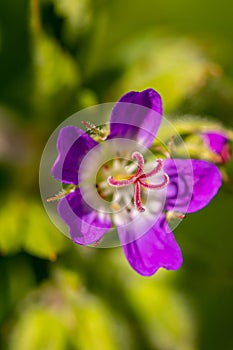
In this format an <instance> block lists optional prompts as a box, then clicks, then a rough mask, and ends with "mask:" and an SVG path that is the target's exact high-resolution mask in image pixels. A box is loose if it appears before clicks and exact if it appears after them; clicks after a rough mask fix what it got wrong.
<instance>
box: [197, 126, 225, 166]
mask: <svg viewBox="0 0 233 350" xmlns="http://www.w3.org/2000/svg"><path fill="white" fill-rule="evenodd" d="M201 136H202V138H203V140H204V142H205V143H206V145H207V147H209V149H210V150H211V151H212V152H214V153H216V154H218V155H219V156H220V157H221V158H220V161H221V162H222V163H226V162H229V160H230V157H231V155H230V147H229V145H228V138H227V137H226V135H225V134H224V133H222V132H203V133H202V134H201Z"/></svg>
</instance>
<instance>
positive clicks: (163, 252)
mask: <svg viewBox="0 0 233 350" xmlns="http://www.w3.org/2000/svg"><path fill="white" fill-rule="evenodd" d="M118 233H119V237H120V239H121V237H122V235H125V234H130V232H125V230H124V228H123V227H119V228H118ZM123 241H124V239H123ZM123 251H124V254H125V256H126V258H127V260H128V262H129V264H130V265H131V267H132V268H133V269H134V270H135V271H136V272H138V273H139V274H140V275H142V276H151V275H153V274H154V273H155V272H156V271H157V270H158V269H159V268H165V269H167V270H177V269H178V268H179V267H180V266H181V265H182V253H181V250H180V247H179V246H178V244H177V242H176V240H175V238H174V235H173V233H172V232H171V230H170V229H169V227H168V224H167V222H166V219H165V216H164V214H161V216H160V218H159V220H158V221H157V222H156V224H155V225H154V226H153V227H152V228H151V229H149V230H148V231H147V232H146V233H145V234H144V235H143V236H142V237H140V238H138V239H136V240H135V241H133V242H130V243H128V244H126V245H123Z"/></svg>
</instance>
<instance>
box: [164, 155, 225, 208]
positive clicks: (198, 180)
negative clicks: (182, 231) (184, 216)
mask: <svg viewBox="0 0 233 350" xmlns="http://www.w3.org/2000/svg"><path fill="white" fill-rule="evenodd" d="M190 162H191V163H190ZM190 164H191V167H190ZM164 171H165V172H166V173H167V174H168V176H169V178H170V182H169V185H168V186H167V200H166V206H165V209H166V210H174V211H179V212H183V213H186V212H187V213H193V212H196V211H198V210H200V209H202V208H204V207H205V206H207V205H208V204H209V202H210V201H211V200H212V199H213V197H214V196H215V195H216V194H217V192H218V190H219V188H220V187H221V184H222V178H221V173H220V171H219V169H218V167H217V166H216V165H214V164H212V163H209V162H207V161H204V160H196V159H193V160H186V159H166V160H165V162H164Z"/></svg>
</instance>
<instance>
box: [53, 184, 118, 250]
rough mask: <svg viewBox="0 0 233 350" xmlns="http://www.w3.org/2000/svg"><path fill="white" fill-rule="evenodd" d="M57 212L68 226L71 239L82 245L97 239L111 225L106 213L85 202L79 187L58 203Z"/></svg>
mask: <svg viewBox="0 0 233 350" xmlns="http://www.w3.org/2000/svg"><path fill="white" fill-rule="evenodd" d="M58 213H59V215H60V217H61V218H62V220H63V221H64V222H65V223H66V224H67V225H68V226H69V232H70V237H71V239H72V240H73V241H74V242H75V243H78V244H82V245H87V244H92V243H94V242H96V241H98V240H99V239H100V238H101V237H102V236H103V235H104V234H105V233H106V232H107V231H108V230H109V229H110V228H111V226H112V223H111V220H110V218H109V216H108V215H106V214H104V213H101V212H97V211H95V210H93V209H92V208H90V207H89V206H88V205H87V204H86V202H85V201H84V200H83V198H82V195H81V193H80V190H79V189H76V190H75V191H74V192H72V193H70V194H68V195H67V196H66V197H65V198H63V199H62V200H61V201H60V202H59V203H58Z"/></svg>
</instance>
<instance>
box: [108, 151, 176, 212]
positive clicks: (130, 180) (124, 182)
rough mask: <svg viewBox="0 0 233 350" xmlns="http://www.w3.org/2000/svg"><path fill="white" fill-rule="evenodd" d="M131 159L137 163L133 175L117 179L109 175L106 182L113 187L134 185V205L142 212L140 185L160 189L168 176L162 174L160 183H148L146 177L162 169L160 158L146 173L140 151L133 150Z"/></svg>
mask: <svg viewBox="0 0 233 350" xmlns="http://www.w3.org/2000/svg"><path fill="white" fill-rule="evenodd" d="M132 159H133V160H136V161H137V163H138V167H137V171H136V173H135V174H134V175H131V176H127V177H125V178H124V179H121V177H120V179H119V177H117V178H116V177H115V178H113V176H109V177H108V179H107V181H108V184H109V185H110V186H113V187H124V186H128V185H134V186H135V188H134V205H135V207H136V208H137V210H138V211H140V212H143V211H145V208H144V207H143V205H142V200H141V187H144V188H146V189H153V190H161V189H163V188H164V187H166V186H167V185H168V183H169V177H168V175H167V174H163V181H162V182H161V183H159V184H150V183H148V182H147V178H150V177H151V176H153V175H155V174H157V173H158V172H159V171H160V170H162V168H163V161H162V159H157V164H156V166H155V168H154V169H152V170H151V171H149V172H147V173H144V172H143V169H144V158H143V155H142V154H141V153H139V152H134V153H133V154H132Z"/></svg>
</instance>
